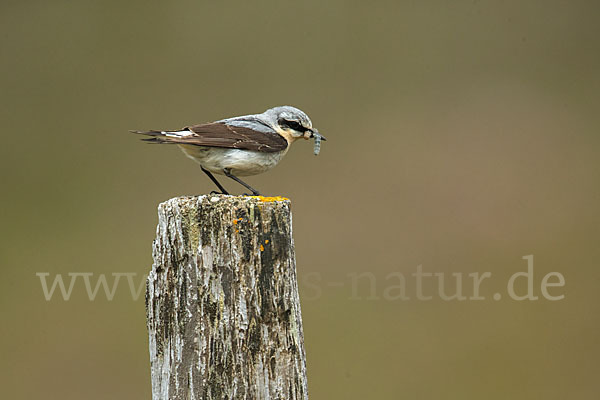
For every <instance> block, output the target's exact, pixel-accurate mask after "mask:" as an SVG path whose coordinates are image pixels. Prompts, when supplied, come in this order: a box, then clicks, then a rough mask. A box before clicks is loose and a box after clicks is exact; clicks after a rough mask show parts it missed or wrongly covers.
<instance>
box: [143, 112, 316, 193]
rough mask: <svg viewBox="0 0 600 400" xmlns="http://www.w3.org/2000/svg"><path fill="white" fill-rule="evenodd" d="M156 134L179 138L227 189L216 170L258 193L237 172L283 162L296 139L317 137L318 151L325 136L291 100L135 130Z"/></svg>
mask: <svg viewBox="0 0 600 400" xmlns="http://www.w3.org/2000/svg"><path fill="white" fill-rule="evenodd" d="M131 132H133V133H137V134H141V135H146V136H152V138H150V139H142V140H144V141H146V142H150V143H170V144H177V145H178V146H179V147H180V148H181V150H182V151H183V152H184V153H185V155H186V156H188V157H189V158H191V159H192V160H194V161H196V162H197V163H198V164H200V168H202V171H204V173H205V174H206V175H208V177H209V178H210V179H211V180H212V181H213V182H214V183H215V185H217V187H218V188H219V190H220V191H221V193H222V194H229V193H228V192H227V190H225V188H224V187H223V186H222V185H221V184H220V183H219V181H217V179H216V178H215V177H214V176H213V173H215V174H223V175H225V176H227V177H228V178H231V179H233V180H235V181H237V182H238V183H240V184H242V185H244V186H245V187H246V188H247V189H249V190H251V191H252V194H253V195H255V196H259V195H260V193H259V192H258V191H257V190H255V189H253V188H252V187H251V186H250V185H248V184H247V183H245V182H243V181H242V180H241V179H240V178H238V176H250V175H256V174H260V173H262V172H265V171H267V170H269V169H271V168H273V167H274V166H276V165H277V163H279V161H281V159H282V158H283V156H284V155H285V153H287V151H288V149H289V147H290V145H291V144H292V143H294V142H295V141H296V140H297V139H300V138H304V139H306V140H308V139H310V138H313V139H314V140H315V146H314V154H315V155H317V154H319V150H320V146H321V140H326V139H325V138H324V137H323V136H321V134H320V133H319V132H318V131H317V130H316V129H314V128H313V127H312V122H311V120H310V118H308V115H306V114H305V113H304V112H303V111H301V110H299V109H297V108H295V107H290V106H282V107H275V108H271V109H269V110H267V111H265V112H263V113H262V114H253V115H243V116H241V117H233V118H227V119H222V120H219V121H215V122H211V123H207V124H200V125H192V126H187V127H185V128H183V129H181V130H177V131H131Z"/></svg>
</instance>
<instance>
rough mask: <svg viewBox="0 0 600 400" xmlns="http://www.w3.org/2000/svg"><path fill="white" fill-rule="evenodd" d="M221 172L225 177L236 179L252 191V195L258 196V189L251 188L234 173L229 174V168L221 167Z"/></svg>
mask: <svg viewBox="0 0 600 400" xmlns="http://www.w3.org/2000/svg"><path fill="white" fill-rule="evenodd" d="M223 173H224V174H225V176H226V177H228V178H231V179H233V180H234V181H236V182H237V183H239V184H240V185H243V186H244V187H245V188H246V189H249V190H251V191H252V194H253V195H254V196H260V193H258V190H256V189H253V188H252V186H250V185H248V184H247V183H246V182H244V181H242V180H241V179H240V178H238V177H237V176H235V175H232V174H231V170H230V169H229V168H224V169H223Z"/></svg>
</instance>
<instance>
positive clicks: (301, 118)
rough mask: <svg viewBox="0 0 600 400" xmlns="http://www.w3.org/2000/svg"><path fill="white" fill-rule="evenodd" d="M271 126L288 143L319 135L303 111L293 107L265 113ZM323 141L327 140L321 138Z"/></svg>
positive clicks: (270, 110)
mask: <svg viewBox="0 0 600 400" xmlns="http://www.w3.org/2000/svg"><path fill="white" fill-rule="evenodd" d="M264 115H265V117H266V118H267V119H268V121H269V123H270V124H271V126H272V127H273V128H274V129H275V130H276V131H277V132H278V133H279V134H281V135H282V136H284V137H285V138H286V139H288V141H290V142H293V141H294V140H296V139H300V138H304V139H306V140H308V139H311V138H313V137H315V135H319V136H320V134H319V131H317V130H316V129H315V128H313V126H312V121H311V120H310V118H308V115H306V114H305V113H304V112H303V111H302V110H299V109H297V108H295V107H291V106H281V107H275V108H271V109H269V110H267V111H265V112H264ZM320 138H321V140H326V139H325V138H324V137H322V136H320Z"/></svg>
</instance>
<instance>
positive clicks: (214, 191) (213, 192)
mask: <svg viewBox="0 0 600 400" xmlns="http://www.w3.org/2000/svg"><path fill="white" fill-rule="evenodd" d="M210 194H224V195H226V196H229V193H227V192H217V191H216V190H213V191H212V192H210Z"/></svg>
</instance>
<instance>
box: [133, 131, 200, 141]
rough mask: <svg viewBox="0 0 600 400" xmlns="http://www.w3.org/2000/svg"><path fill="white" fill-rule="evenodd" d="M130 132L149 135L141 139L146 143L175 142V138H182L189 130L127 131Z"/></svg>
mask: <svg viewBox="0 0 600 400" xmlns="http://www.w3.org/2000/svg"><path fill="white" fill-rule="evenodd" d="M129 132H131V133H135V134H136V135H144V136H150V138H148V139H142V141H144V142H147V143H157V144H160V143H171V144H173V143H177V141H176V140H173V139H177V138H182V137H185V136H188V135H189V134H190V131H188V130H185V129H184V130H181V131H129Z"/></svg>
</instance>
